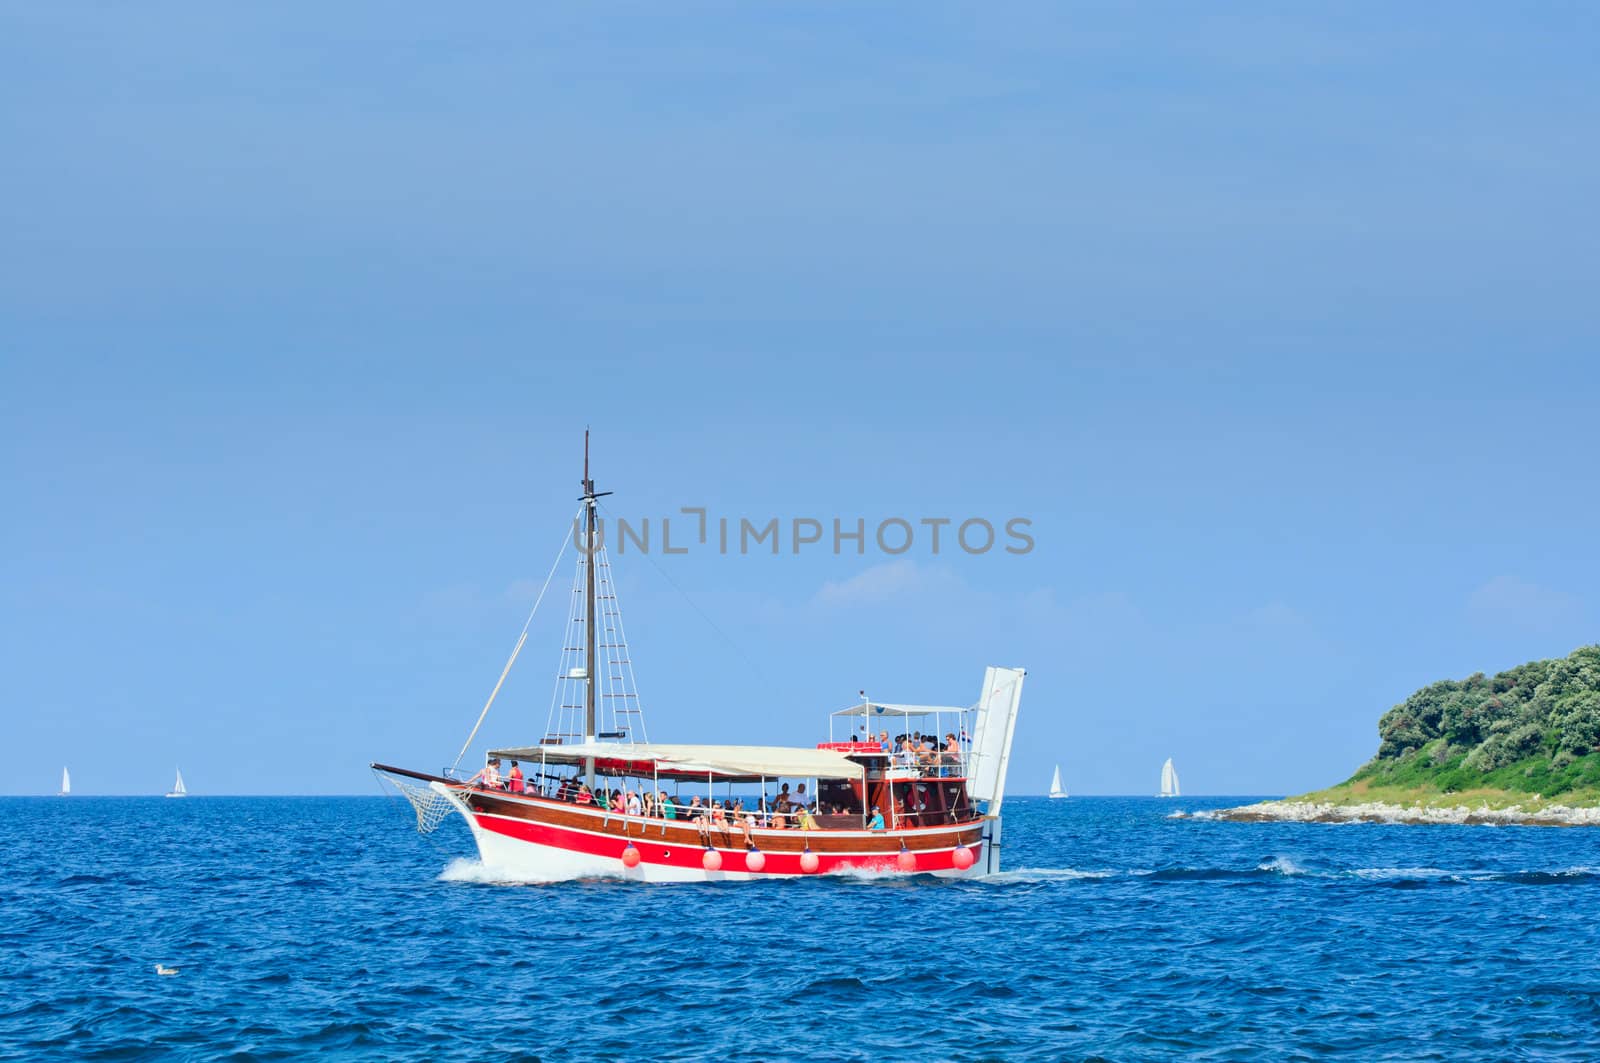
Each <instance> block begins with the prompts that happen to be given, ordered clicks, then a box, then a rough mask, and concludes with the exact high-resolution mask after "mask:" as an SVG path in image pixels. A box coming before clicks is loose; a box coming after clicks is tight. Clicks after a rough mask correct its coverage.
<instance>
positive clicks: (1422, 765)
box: [1213, 645, 1600, 826]
mask: <svg viewBox="0 0 1600 1063" xmlns="http://www.w3.org/2000/svg"><path fill="white" fill-rule="evenodd" d="M1378 739H1379V745H1378V753H1377V756H1375V757H1373V758H1372V759H1371V760H1370V761H1368V762H1367V763H1366V764H1364V765H1362V767H1361V768H1360V770H1358V771H1357V772H1356V773H1355V774H1354V775H1352V776H1351V777H1350V778H1349V779H1347V780H1346V781H1344V782H1342V783H1340V784H1339V785H1337V786H1333V787H1330V788H1328V789H1326V790H1318V791H1316V792H1314V793H1308V794H1302V795H1301V796H1299V797H1290V798H1285V799H1284V800H1282V801H1263V802H1261V803H1259V804H1254V805H1245V806H1243V807H1240V808H1229V809H1223V810H1221V811H1218V812H1216V813H1214V814H1213V815H1215V817H1216V818H1218V819H1229V820H1238V821H1246V822H1254V821H1264V820H1284V821H1292V822H1316V823H1348V822H1387V823H1467V824H1523V825H1530V826H1600V645H1595V646H1583V647H1580V648H1579V649H1577V650H1574V651H1573V652H1572V653H1571V654H1570V655H1569V656H1567V657H1561V658H1555V659H1552V660H1545V661H1530V662H1529V663H1527V664H1524V665H1520V666H1519V667H1516V668H1513V669H1511V670H1509V671H1505V672H1501V673H1500V674H1499V675H1495V676H1487V677H1486V676H1484V675H1483V674H1482V673H1479V674H1476V675H1472V676H1469V677H1467V678H1466V679H1461V680H1451V679H1447V680H1443V681H1441V682H1438V683H1434V684H1432V685H1431V686H1427V687H1424V688H1423V689H1421V690H1419V691H1417V692H1416V693H1415V694H1412V695H1411V696H1410V697H1409V698H1407V699H1406V700H1405V701H1403V702H1401V703H1400V704H1398V705H1396V706H1395V707H1394V708H1392V709H1390V710H1389V711H1388V712H1386V713H1384V715H1383V718H1382V719H1381V720H1379V721H1378Z"/></svg>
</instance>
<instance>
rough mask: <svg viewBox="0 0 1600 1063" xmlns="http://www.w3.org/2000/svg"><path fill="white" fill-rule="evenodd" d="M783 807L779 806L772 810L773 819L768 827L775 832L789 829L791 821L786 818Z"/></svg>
mask: <svg viewBox="0 0 1600 1063" xmlns="http://www.w3.org/2000/svg"><path fill="white" fill-rule="evenodd" d="M783 807H784V806H782V805H779V806H778V807H777V808H775V809H773V810H772V819H771V820H770V821H768V824H767V825H768V826H770V827H771V828H772V829H773V830H787V829H788V828H789V821H788V819H786V818H785V817H784V814H783Z"/></svg>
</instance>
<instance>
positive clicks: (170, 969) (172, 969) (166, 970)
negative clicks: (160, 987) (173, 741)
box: [156, 963, 178, 974]
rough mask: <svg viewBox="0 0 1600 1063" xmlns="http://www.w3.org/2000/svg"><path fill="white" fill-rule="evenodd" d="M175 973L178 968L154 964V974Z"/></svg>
mask: <svg viewBox="0 0 1600 1063" xmlns="http://www.w3.org/2000/svg"><path fill="white" fill-rule="evenodd" d="M177 973H178V969H177V968H176V967H163V966H161V964H159V963H158V964H156V974H177Z"/></svg>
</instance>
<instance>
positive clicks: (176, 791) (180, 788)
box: [167, 771, 189, 797]
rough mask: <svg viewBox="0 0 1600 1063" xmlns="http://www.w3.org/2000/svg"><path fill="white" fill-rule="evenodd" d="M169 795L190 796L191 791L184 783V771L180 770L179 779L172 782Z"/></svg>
mask: <svg viewBox="0 0 1600 1063" xmlns="http://www.w3.org/2000/svg"><path fill="white" fill-rule="evenodd" d="M167 796H168V797H188V796H189V791H188V789H186V788H185V787H184V785H183V772H181V771H180V772H178V781H177V782H175V783H173V784H172V792H171V793H170V794H168V795H167Z"/></svg>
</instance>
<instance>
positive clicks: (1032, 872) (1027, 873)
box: [975, 867, 1124, 885]
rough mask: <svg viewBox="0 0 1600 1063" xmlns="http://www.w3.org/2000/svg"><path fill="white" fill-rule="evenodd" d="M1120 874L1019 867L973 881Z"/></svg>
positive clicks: (1070, 877) (1000, 881)
mask: <svg viewBox="0 0 1600 1063" xmlns="http://www.w3.org/2000/svg"><path fill="white" fill-rule="evenodd" d="M1121 874H1124V872H1121V871H1079V870H1078V869H1076V868H1071V867H1019V868H1017V869H1016V870H1015V871H1000V872H997V873H996V874H993V875H988V876H985V877H984V878H981V879H976V880H975V881H978V882H993V883H997V884H1001V885H1004V884H1005V883H1008V882H1061V881H1068V882H1070V881H1074V880H1077V879H1103V878H1116V877H1117V876H1118V875H1121Z"/></svg>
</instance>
